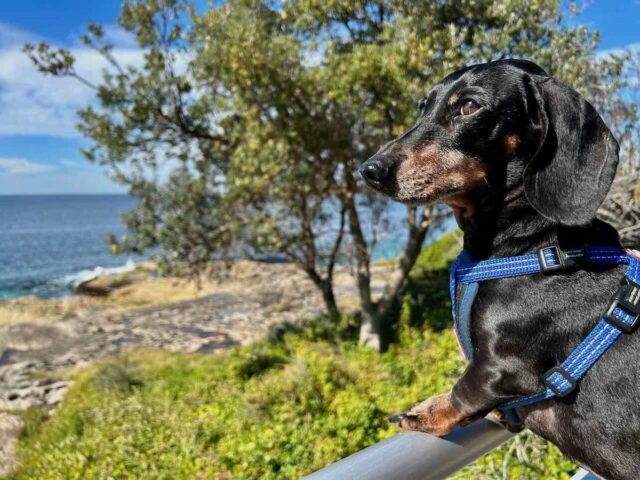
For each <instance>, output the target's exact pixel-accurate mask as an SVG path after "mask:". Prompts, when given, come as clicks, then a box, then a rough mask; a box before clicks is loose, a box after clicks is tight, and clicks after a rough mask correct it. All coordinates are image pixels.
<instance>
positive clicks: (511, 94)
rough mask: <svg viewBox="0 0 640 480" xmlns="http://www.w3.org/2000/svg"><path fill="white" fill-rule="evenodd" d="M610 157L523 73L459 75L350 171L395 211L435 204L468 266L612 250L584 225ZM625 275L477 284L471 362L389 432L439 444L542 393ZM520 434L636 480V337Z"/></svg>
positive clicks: (590, 222) (599, 470)
mask: <svg viewBox="0 0 640 480" xmlns="http://www.w3.org/2000/svg"><path fill="white" fill-rule="evenodd" d="M617 163H618V143H617V141H616V140H615V138H614V137H613V135H612V134H611V132H610V131H609V129H608V128H607V126H606V125H605V123H604V122H603V120H602V118H601V117H600V115H599V114H598V113H597V112H596V111H595V109H594V107H593V106H592V105H591V104H590V103H588V102H587V101H586V100H585V99H584V98H582V97H581V96H580V95H579V94H578V93H577V92H576V91H575V90H573V89H572V88H570V87H569V86H567V85H565V84H563V83H562V82H560V81H558V80H556V79H554V78H553V77H551V76H549V75H548V74H547V73H546V72H545V71H544V70H543V69H542V68H540V67H539V66H537V65H535V64H534V63H531V62H528V61H524V60H501V61H495V62H490V63H486V64H481V65H474V66H471V67H466V68H463V69H461V70H459V71H457V72H455V73H453V74H451V75H449V76H448V77H446V78H445V79H443V80H442V81H441V82H440V83H438V84H437V85H436V86H435V87H434V88H433V89H432V90H431V91H430V92H429V94H428V95H427V96H426V98H424V100H422V101H421V102H420V116H419V120H418V121H417V123H416V124H415V126H414V127H413V128H411V129H410V130H409V131H407V132H406V133H404V134H403V135H402V136H400V137H399V138H397V139H396V140H393V141H391V142H389V143H387V144H386V145H384V146H383V147H382V148H381V149H380V150H379V151H378V153H376V154H375V155H374V156H373V157H371V158H370V159H369V160H367V161H366V162H365V163H364V164H363V165H362V166H361V168H360V173H361V174H362V176H363V178H364V179H365V181H366V183H367V184H368V185H369V186H371V187H372V188H374V189H375V190H377V191H379V192H382V193H384V194H386V195H388V196H390V197H391V198H393V199H395V200H398V201H401V202H405V203H408V204H419V205H422V204H430V203H444V204H447V205H449V206H451V207H452V208H453V210H454V213H455V216H456V219H457V221H458V224H459V225H460V227H461V228H462V230H463V231H464V248H465V249H466V250H468V251H469V252H470V253H471V254H472V255H473V257H474V258H475V259H477V260H482V259H488V258H496V257H505V256H514V255H523V254H527V253H531V252H535V251H537V250H538V249H540V248H542V247H544V246H548V245H552V244H560V245H563V244H573V245H575V244H584V243H587V244H590V245H598V246H600V245H601V246H619V245H620V244H619V239H618V234H617V232H616V231H615V229H614V228H613V227H611V226H610V225H608V224H606V223H604V222H602V221H600V220H598V219H597V218H596V210H597V209H598V207H599V206H600V204H601V203H602V202H603V200H604V198H605V196H606V195H607V192H608V191H609V188H610V186H611V182H612V181H613V178H614V175H615V172H616V167H617ZM624 273H625V267H624V266H622V265H617V266H604V267H603V266H600V267H596V266H593V265H588V264H585V265H582V266H580V268H577V269H573V270H567V271H563V272H558V273H556V274H547V275H545V274H535V275H529V276H521V277H514V278H506V279H501V280H492V281H489V282H484V283H481V284H480V288H479V292H478V294H477V297H476V300H475V302H474V305H473V309H472V312H471V335H472V338H473V341H474V344H475V345H476V347H477V348H476V350H477V351H476V353H475V355H474V358H473V360H472V362H471V363H470V364H469V365H468V367H467V369H466V370H465V372H464V374H463V375H462V377H461V378H460V379H459V380H458V381H457V383H456V384H455V386H454V387H453V389H452V390H451V391H450V392H449V393H447V394H445V395H441V396H436V397H433V398H430V399H429V400H427V401H425V402H423V403H421V404H419V405H416V406H415V407H414V408H413V409H411V410H410V411H409V412H408V414H407V415H405V416H403V417H402V420H401V422H400V426H401V428H403V429H409V430H420V431H424V432H428V433H432V434H435V435H444V434H446V433H447V432H449V431H450V430H451V429H452V428H453V427H455V426H458V425H464V424H466V423H468V422H470V421H472V420H474V419H477V418H479V417H482V416H484V415H485V414H487V413H488V412H491V411H492V410H494V409H495V408H496V407H497V406H499V405H502V404H504V403H505V402H508V401H510V400H514V399H517V398H521V397H522V396H524V395H530V394H533V393H536V392H539V391H540V390H541V389H543V383H542V376H543V374H544V373H545V372H546V371H548V370H549V369H550V368H552V367H554V366H556V365H560V364H561V363H562V362H563V361H564V360H565V359H566V358H567V356H568V355H569V354H570V353H571V352H572V351H573V350H574V349H575V348H576V346H577V345H578V344H579V343H580V342H581V341H582V340H583V339H584V338H585V337H586V336H587V335H588V333H589V332H590V331H591V330H592V329H593V328H594V326H595V325H596V323H597V322H598V321H599V320H600V319H601V318H602V316H603V313H604V312H606V309H607V307H608V305H609V304H610V303H611V298H612V296H613V295H614V293H615V292H616V291H617V290H618V288H619V284H620V283H619V282H620V279H621V278H622V277H623V276H624ZM517 414H518V416H519V417H520V419H521V422H522V424H521V425H522V426H524V427H526V428H529V429H530V430H532V431H533V432H535V433H537V434H539V435H541V436H542V437H544V438H546V439H549V440H550V441H551V442H553V443H555V444H556V445H558V447H560V449H561V450H562V451H563V452H564V453H565V454H566V455H567V456H568V457H569V458H571V459H573V460H574V461H576V462H577V463H579V464H581V465H583V466H585V467H586V468H588V469H589V470H591V471H592V472H594V473H596V474H598V475H600V476H602V477H604V478H608V479H638V478H640V331H638V332H635V333H632V334H627V335H623V336H622V337H621V338H620V339H619V340H618V341H617V342H616V344H615V345H613V346H612V347H611V348H610V349H609V350H608V351H607V352H606V353H605V354H604V355H603V357H602V358H601V359H600V360H599V361H598V362H597V363H596V364H595V365H594V366H593V367H592V368H591V369H590V370H589V371H588V372H587V374H586V375H585V376H584V378H583V379H582V380H581V381H580V383H579V386H578V388H577V389H576V390H575V391H574V392H573V393H571V394H570V395H568V396H566V397H564V398H556V399H550V400H547V401H543V402H541V403H537V404H535V405H531V406H527V407H522V408H518V409H517Z"/></svg>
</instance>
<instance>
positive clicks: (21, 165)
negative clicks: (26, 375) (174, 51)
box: [0, 0, 640, 194]
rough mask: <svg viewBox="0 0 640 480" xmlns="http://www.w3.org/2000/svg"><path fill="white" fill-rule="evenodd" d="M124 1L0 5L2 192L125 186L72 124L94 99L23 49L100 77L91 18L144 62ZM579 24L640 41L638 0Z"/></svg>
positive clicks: (609, 42)
mask: <svg viewBox="0 0 640 480" xmlns="http://www.w3.org/2000/svg"><path fill="white" fill-rule="evenodd" d="M120 3H121V2H120V0H84V1H77V0H76V1H74V0H56V1H42V0H20V1H12V2H8V1H7V2H3V6H2V8H1V9H0V119H1V120H0V194H16V193H112V192H121V191H123V190H122V188H121V187H119V186H117V185H115V184H114V183H112V182H111V181H109V180H108V179H107V178H106V177H105V175H104V173H103V171H102V170H101V169H100V168H99V167H96V166H93V165H91V164H89V163H87V162H86V161H85V160H84V159H83V157H82V155H81V154H80V148H81V147H83V146H86V145H87V143H86V141H85V140H83V139H82V137H81V136H80V135H79V134H78V133H77V131H76V130H75V124H76V115H75V111H76V110H77V109H78V108H80V107H82V106H85V105H87V104H90V103H91V102H93V101H94V99H93V93H92V91H91V90H90V89H89V88H87V87H84V86H83V85H81V84H79V83H77V82H75V81H74V80H72V79H54V78H43V77H42V76H41V75H40V74H38V73H37V72H36V71H35V69H34V68H33V66H32V65H31V64H30V62H29V61H28V60H27V59H26V58H25V57H24V55H23V54H22V53H21V52H20V48H21V46H22V44H23V43H25V42H37V41H40V40H45V41H48V42H51V43H53V44H55V45H60V46H65V47H68V48H71V49H72V50H73V51H74V53H76V55H77V57H78V69H79V70H81V71H82V73H83V74H84V75H86V76H87V77H89V78H93V79H95V80H98V79H99V77H100V71H101V69H102V68H103V66H104V64H103V63H102V62H101V61H100V59H99V58H98V57H97V56H96V55H94V54H93V53H91V52H88V51H86V50H84V49H83V48H82V47H81V46H80V45H78V42H77V38H78V35H79V34H81V33H82V32H83V28H84V26H85V25H86V24H87V23H88V22H98V23H102V24H104V25H106V26H107V33H108V35H109V36H110V37H111V40H112V41H113V43H114V44H115V45H116V55H117V56H118V57H119V58H120V59H121V60H122V61H123V62H125V63H127V62H129V63H133V64H135V63H136V62H139V59H140V52H139V51H138V50H137V49H136V48H135V45H134V44H133V43H132V42H131V39H130V38H128V37H127V36H126V35H123V33H122V32H121V31H120V30H119V29H118V28H117V27H116V26H115V24H116V18H117V15H118V12H119V9H120ZM577 23H581V24H587V25H589V26H590V27H593V28H597V29H599V30H600V32H601V44H600V49H601V50H610V49H617V48H621V47H626V46H629V45H635V44H638V45H640V28H639V26H640V0H594V1H592V2H590V4H589V5H588V6H587V7H586V8H585V10H584V12H583V14H582V15H581V16H580V17H579V18H578V19H577Z"/></svg>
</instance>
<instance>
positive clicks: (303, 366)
mask: <svg viewBox="0 0 640 480" xmlns="http://www.w3.org/2000/svg"><path fill="white" fill-rule="evenodd" d="M458 248H459V242H458V239H457V238H456V236H455V235H451V236H447V237H445V238H443V240H441V241H440V242H438V243H436V244H434V245H432V246H431V247H429V248H427V249H426V250H425V251H424V252H423V254H422V255H421V257H420V260H419V267H418V268H417V269H416V272H414V278H413V279H412V282H415V284H414V287H412V288H413V289H410V290H408V291H407V293H406V294H405V298H404V301H403V305H402V310H401V315H400V321H399V322H398V324H397V326H396V328H397V332H396V334H397V336H398V342H396V343H394V344H392V346H391V348H389V350H387V351H386V352H385V353H383V354H382V355H378V354H376V353H374V352H373V351H372V350H370V349H366V348H362V347H359V346H358V344H357V329H354V328H352V327H350V325H352V321H351V320H349V319H348V318H345V319H344V322H343V327H342V328H341V329H339V333H336V332H335V331H334V332H333V334H330V332H329V329H328V327H327V326H326V323H327V322H326V320H323V319H319V320H318V321H317V323H316V322H308V323H307V324H302V325H298V326H290V327H280V328H279V329H278V330H277V331H274V332H273V334H272V335H271V336H269V337H268V338H267V339H265V340H263V341H261V342H259V343H256V344H253V345H250V346H245V347H241V348H235V349H232V350H230V351H228V352H225V353H222V354H220V355H213V356H209V355H200V354H190V355H187V354H178V353H170V352H165V351H135V352H131V353H129V354H127V355H126V356H123V357H118V358H113V359H110V360H108V361H104V362H102V363H100V364H97V365H93V366H91V367H88V368H84V369H82V370H79V371H76V372H74V373H73V374H72V376H73V378H74V380H75V383H74V386H73V387H72V388H71V389H70V391H69V394H68V396H67V398H66V399H65V401H64V402H63V403H62V405H61V406H60V407H59V408H58V409H57V410H56V412H55V414H54V415H53V416H51V417H50V418H47V417H46V416H43V415H40V414H37V413H34V412H31V413H29V414H27V415H25V420H26V423H27V427H26V428H25V430H24V433H23V435H22V437H21V439H20V445H19V447H20V454H21V458H22V464H21V467H20V468H19V470H18V471H17V472H15V473H14V474H13V475H12V476H10V477H9V478H10V479H13V480H23V479H39V480H40V479H54V478H55V479H58V478H65V479H89V478H105V479H106V478H136V479H139V478H166V479H192V478H221V479H222V478H233V479H240V480H242V479H266V480H269V479H273V480H275V479H278V480H280V479H293V478H299V477H300V476H301V475H304V474H307V473H309V472H311V471H314V470H316V469H319V468H321V467H323V466H324V465H326V464H329V463H331V462H334V461H336V460H338V459H339V458H341V457H344V456H346V455H348V454H350V453H353V452H355V451H358V450H360V449H362V448H364V447H366V446H368V445H370V444H372V443H375V442H378V441H380V440H382V439H384V438H386V437H388V436H390V435H393V434H394V433H396V431H397V430H396V427H395V426H393V425H390V424H389V423H388V422H387V421H386V417H387V415H389V414H392V413H396V412H399V411H403V410H405V409H406V408H407V407H409V406H410V405H412V404H413V403H415V402H418V401H420V400H423V399H424V398H426V397H428V396H430V395H433V394H437V393H442V392H445V391H447V389H449V388H450V387H451V385H452V384H453V382H454V381H455V379H456V378H457V377H458V376H459V375H460V374H461V373H462V370H463V368H464V363H463V361H462V359H461V357H460V355H459V351H458V346H457V344H456V340H455V337H454V335H453V333H452V332H451V329H444V328H442V327H443V326H445V325H446V324H447V323H448V322H450V318H449V311H448V309H449V300H448V298H447V297H446V268H447V266H448V265H447V261H448V260H449V259H450V258H451V256H452V254H453V253H454V252H455V251H456V250H457V249H458ZM443 256H446V259H447V261H445V260H443ZM443 279H444V280H445V281H444V285H443ZM443 289H445V290H444V293H443ZM421 294H424V295H426V296H427V297H425V298H428V299H429V300H428V301H429V302H439V304H438V305H435V304H434V305H432V306H431V308H429V309H426V310H424V312H423V313H422V314H421V315H418V312H417V311H415V310H412V308H414V307H412V305H414V304H415V305H418V304H419V303H420V302H426V300H425V299H418V300H416V298H414V297H417V296H419V295H421ZM412 302H414V303H412ZM415 302H418V303H415ZM97 379H98V380H97ZM100 379H102V380H100ZM575 469H576V467H575V466H574V465H573V464H571V463H570V462H568V461H566V460H565V459H564V458H563V456H562V455H561V454H560V453H559V451H558V450H557V449H556V448H555V447H554V446H552V445H550V444H548V443H546V442H544V441H543V440H541V439H539V438H538V437H534V436H533V435H530V434H527V433H524V434H521V435H519V436H517V437H516V438H515V439H514V440H513V441H511V442H509V443H507V444H506V445H504V446H503V447H501V448H499V449H498V450H496V451H495V452H493V453H491V454H490V455H487V456H485V457H483V458H482V459H480V460H479V461H477V462H476V463H475V464H473V465H471V466H469V467H468V468H466V469H465V470H463V471H461V472H459V473H458V474H457V476H456V477H455V478H458V479H468V478H492V479H493V478H518V479H558V478H560V479H562V478H569V477H570V475H571V474H572V473H573V472H574V471H575Z"/></svg>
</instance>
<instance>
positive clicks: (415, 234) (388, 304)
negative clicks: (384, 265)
mask: <svg viewBox="0 0 640 480" xmlns="http://www.w3.org/2000/svg"><path fill="white" fill-rule="evenodd" d="M416 215H417V210H416V208H415V207H411V208H409V211H408V214H407V221H408V227H409V235H408V238H407V243H406V245H405V247H404V249H403V250H402V253H401V254H400V257H399V258H398V266H397V268H396V270H395V271H394V272H393V273H392V274H391V277H390V278H389V280H388V282H387V284H386V285H385V288H384V291H383V293H382V296H381V297H380V300H378V305H377V307H378V308H377V310H378V315H379V316H380V317H382V318H387V317H388V316H389V313H390V309H391V308H392V307H393V306H394V305H395V304H396V302H397V301H398V298H399V296H400V294H401V293H402V289H403V288H404V286H405V285H406V283H407V278H408V277H409V273H410V272H411V269H412V268H413V266H414V265H415V264H416V260H417V259H418V256H419V255H420V252H421V251H422V244H423V243H424V239H425V237H426V236H427V232H428V231H429V227H430V226H431V225H432V224H433V222H434V221H435V219H436V218H435V217H434V212H433V207H431V208H428V209H425V210H424V211H423V212H422V215H421V216H420V219H419V220H418V221H417V222H416Z"/></svg>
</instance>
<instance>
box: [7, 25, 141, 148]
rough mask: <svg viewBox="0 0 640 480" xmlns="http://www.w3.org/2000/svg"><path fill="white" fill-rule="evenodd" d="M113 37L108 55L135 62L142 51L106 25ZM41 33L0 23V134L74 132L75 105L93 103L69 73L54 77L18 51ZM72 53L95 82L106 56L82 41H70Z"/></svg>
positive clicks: (59, 134) (69, 135)
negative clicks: (64, 75)
mask: <svg viewBox="0 0 640 480" xmlns="http://www.w3.org/2000/svg"><path fill="white" fill-rule="evenodd" d="M105 33H106V35H107V38H108V39H110V40H111V41H113V42H114V44H115V45H117V46H116V48H114V51H113V55H114V56H115V58H116V59H117V60H118V61H119V62H121V63H122V64H123V65H140V64H141V63H142V61H143V52H142V51H141V50H140V49H137V48H135V47H134V46H133V44H132V41H131V38H130V37H129V36H128V35H127V34H126V32H122V30H120V29H118V28H116V27H108V28H107V29H106V32H105ZM41 40H43V39H41V38H39V37H37V36H35V35H32V34H31V33H29V32H24V31H22V30H18V29H15V28H12V27H10V26H7V25H4V24H2V23H0V65H1V66H2V68H0V118H2V122H0V135H50V136H54V137H65V138H73V137H79V136H80V134H79V133H78V132H77V130H76V128H75V125H76V124H77V122H78V117H77V115H76V111H77V110H78V109H79V108H82V107H85V106H87V105H89V104H92V103H95V94H94V91H93V90H92V89H91V88H89V87H87V86H86V85H83V84H82V83H80V82H78V81H77V80H75V79H73V78H54V77H51V76H44V75H43V74H41V73H39V72H38V71H37V69H36V68H35V66H34V65H33V64H32V63H31V61H30V60H29V59H28V58H27V56H26V55H25V54H24V53H22V51H21V48H22V45H23V44H24V43H26V42H32V43H35V42H39V41H41ZM70 50H71V53H72V54H73V55H74V56H75V58H76V70H77V71H78V73H80V74H81V75H82V76H84V77H85V78H87V79H89V80H90V81H93V82H98V81H99V80H100V78H101V75H102V72H103V70H104V69H105V68H106V67H107V62H106V60H104V58H102V56H101V55H100V54H99V53H97V52H95V51H93V50H91V49H88V48H86V47H83V46H79V45H75V46H72V47H70Z"/></svg>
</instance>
